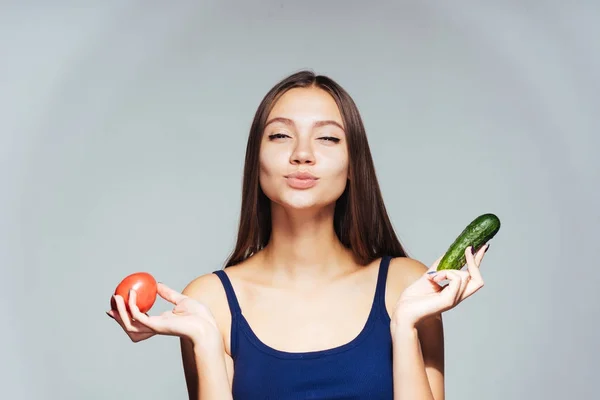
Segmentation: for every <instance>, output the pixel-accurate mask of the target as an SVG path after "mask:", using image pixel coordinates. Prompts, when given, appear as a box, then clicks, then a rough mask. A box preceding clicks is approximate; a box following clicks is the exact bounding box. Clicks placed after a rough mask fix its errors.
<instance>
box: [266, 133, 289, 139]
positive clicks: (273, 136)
mask: <svg viewBox="0 0 600 400" xmlns="http://www.w3.org/2000/svg"><path fill="white" fill-rule="evenodd" d="M286 137H289V136H288V135H286V134H284V133H272V134H270V135H269V139H270V140H274V139H284V138H286Z"/></svg>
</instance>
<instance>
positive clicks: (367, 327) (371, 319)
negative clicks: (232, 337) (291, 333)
mask: <svg viewBox="0 0 600 400" xmlns="http://www.w3.org/2000/svg"><path fill="white" fill-rule="evenodd" d="M386 261H387V260H386V257H385V256H383V257H381V259H380V261H379V266H378V270H377V279H376V280H375V293H374V295H373V300H372V302H371V310H370V311H369V315H368V316H367V320H366V321H365V323H364V325H363V327H362V329H361V330H360V332H359V333H358V334H357V335H356V336H355V337H354V338H353V339H352V340H350V341H349V342H346V343H344V344H341V345H338V346H334V347H330V348H327V349H321V350H310V351H301V352H297V351H286V350H279V349H276V348H274V347H272V346H269V345H268V344H266V343H265V342H263V341H262V340H261V339H260V338H259V337H258V336H257V335H256V333H255V332H254V330H253V329H252V326H251V325H250V323H249V322H248V320H247V319H246V316H245V315H244V313H243V312H242V310H241V308H240V309H239V313H238V317H239V319H238V321H239V322H240V323H241V324H242V326H241V328H242V331H243V332H244V334H245V335H246V337H247V338H248V339H249V340H250V342H251V343H252V344H253V345H254V346H255V347H256V348H257V349H258V350H260V351H262V352H264V353H267V354H270V355H272V356H274V357H278V358H284V359H310V358H316V357H322V356H328V355H333V354H337V353H341V352H344V351H347V350H350V349H352V348H354V347H356V346H357V345H358V344H360V343H361V342H362V341H363V340H364V339H365V338H366V337H367V336H368V335H369V333H370V332H371V331H372V330H373V328H374V326H375V321H376V320H377V319H378V318H379V317H381V314H382V313H383V314H385V317H386V318H384V319H389V315H388V313H387V310H386V309H385V284H386V281H387V279H386V278H387V276H384V277H382V276H381V274H382V273H383V272H384V271H383V264H384V263H385V262H386ZM385 272H386V273H387V268H386V271H385ZM380 281H383V288H381V287H380V286H381V285H380ZM381 296H384V300H383V302H384V305H383V310H379V308H380V306H381V305H380V304H378V301H379V298H380V297H381ZM378 311H380V312H378ZM382 318H383V317H382ZM232 322H233V321H232Z"/></svg>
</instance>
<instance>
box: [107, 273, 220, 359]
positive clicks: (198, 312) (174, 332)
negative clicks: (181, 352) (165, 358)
mask: <svg viewBox="0 0 600 400" xmlns="http://www.w3.org/2000/svg"><path fill="white" fill-rule="evenodd" d="M157 289H158V295H159V296H160V297H162V298H163V299H165V300H167V301H168V302H170V303H172V304H173V305H174V306H175V307H173V309H172V310H171V311H166V312H164V313H162V314H161V315H159V316H149V315H148V314H143V313H141V312H140V310H139V308H138V307H137V305H136V304H135V299H136V293H135V291H134V290H132V291H131V292H130V293H129V304H128V305H129V310H131V313H128V312H127V308H126V307H125V301H124V300H123V297H121V296H118V295H113V297H114V300H115V303H116V305H117V311H115V310H110V311H108V312H107V314H108V315H109V316H110V317H111V318H113V319H114V320H115V321H117V323H118V324H119V325H121V327H122V328H123V330H125V332H126V333H127V335H128V336H129V338H130V339H131V340H132V341H133V342H139V341H142V340H146V339H148V338H150V337H152V336H154V335H156V334H159V335H169V336H179V337H182V338H187V339H189V340H191V341H192V343H193V344H194V345H195V346H200V347H202V348H212V349H215V348H218V349H221V347H222V346H223V341H222V339H221V334H220V332H219V329H218V327H217V323H216V321H215V318H214V316H213V315H212V313H211V312H210V310H209V309H208V307H206V306H205V305H204V304H202V303H200V302H199V301H197V300H194V299H192V298H191V297H188V296H186V295H184V294H182V293H179V292H177V291H175V290H173V289H171V288H169V287H167V286H166V285H164V284H162V283H158V285H157ZM221 350H222V349H221Z"/></svg>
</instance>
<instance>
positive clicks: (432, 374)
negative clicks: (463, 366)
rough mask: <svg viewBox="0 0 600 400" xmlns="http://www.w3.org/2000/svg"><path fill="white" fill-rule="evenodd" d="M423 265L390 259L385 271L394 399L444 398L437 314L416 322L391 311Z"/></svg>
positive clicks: (442, 357)
mask: <svg viewBox="0 0 600 400" xmlns="http://www.w3.org/2000/svg"><path fill="white" fill-rule="evenodd" d="M426 271H427V267H426V266H425V265H424V264H422V263H421V262H419V261H417V260H414V259H411V258H404V257H400V258H394V259H392V261H391V263H390V269H389V272H388V274H389V275H388V280H387V289H386V304H387V309H388V312H389V313H390V315H392V321H391V323H390V330H391V333H392V344H393V371H394V372H393V377H394V399H396V400H405V399H408V400H443V399H444V390H445V389H444V333H443V324H442V316H441V314H437V315H434V316H431V317H429V318H426V319H424V320H422V321H421V322H420V323H419V324H418V325H414V324H413V323H411V322H409V321H410V319H409V318H404V315H403V314H401V313H397V312H395V311H396V310H395V309H396V306H397V302H398V299H399V297H400V296H401V294H402V293H403V292H404V291H405V289H406V288H407V287H408V286H410V285H411V284H413V283H414V282H415V281H417V280H418V279H420V278H421V277H422V276H423V273H424V272H426Z"/></svg>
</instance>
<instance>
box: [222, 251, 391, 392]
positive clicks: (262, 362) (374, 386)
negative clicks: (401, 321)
mask: <svg viewBox="0 0 600 400" xmlns="http://www.w3.org/2000/svg"><path fill="white" fill-rule="evenodd" d="M389 263H390V257H387V256H386V257H383V258H382V259H381V262H380V264H379V272H378V277H377V287H376V289H375V296H374V299H373V304H372V306H371V311H370V313H369V317H368V319H367V321H366V323H365V325H364V327H363V329H362V331H361V332H360V333H359V334H358V336H356V337H355V338H354V339H353V340H352V341H350V342H348V343H346V344H343V345H340V346H338V347H334V348H330V349H326V350H318V351H310V352H285V351H280V350H276V349H274V348H272V347H269V346H268V345H266V344H265V343H263V342H262V341H261V340H260V339H259V338H258V337H257V336H256V335H255V334H254V332H253V331H252V329H251V328H250V325H249V324H248V321H246V318H245V317H244V315H243V314H242V311H241V309H240V305H239V303H238V301H237V298H236V295H235V292H234V290H233V286H232V285H231V281H230V280H229V277H228V276H227V274H226V273H225V271H223V270H219V271H214V273H215V274H216V275H217V276H218V277H219V278H220V279H221V282H222V283H223V287H224V289H225V293H226V294H227V301H228V302H229V308H230V310H231V339H230V340H231V356H232V359H233V362H234V374H233V390H232V391H233V398H234V400H262V399H270V400H300V399H302V400H305V399H327V400H334V399H348V400H349V399H368V400H379V399H382V400H384V399H385V400H391V399H392V398H393V385H392V382H393V377H392V338H391V333H390V317H389V315H388V312H387V310H386V308H385V287H386V279H387V271H388V267H389Z"/></svg>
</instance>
